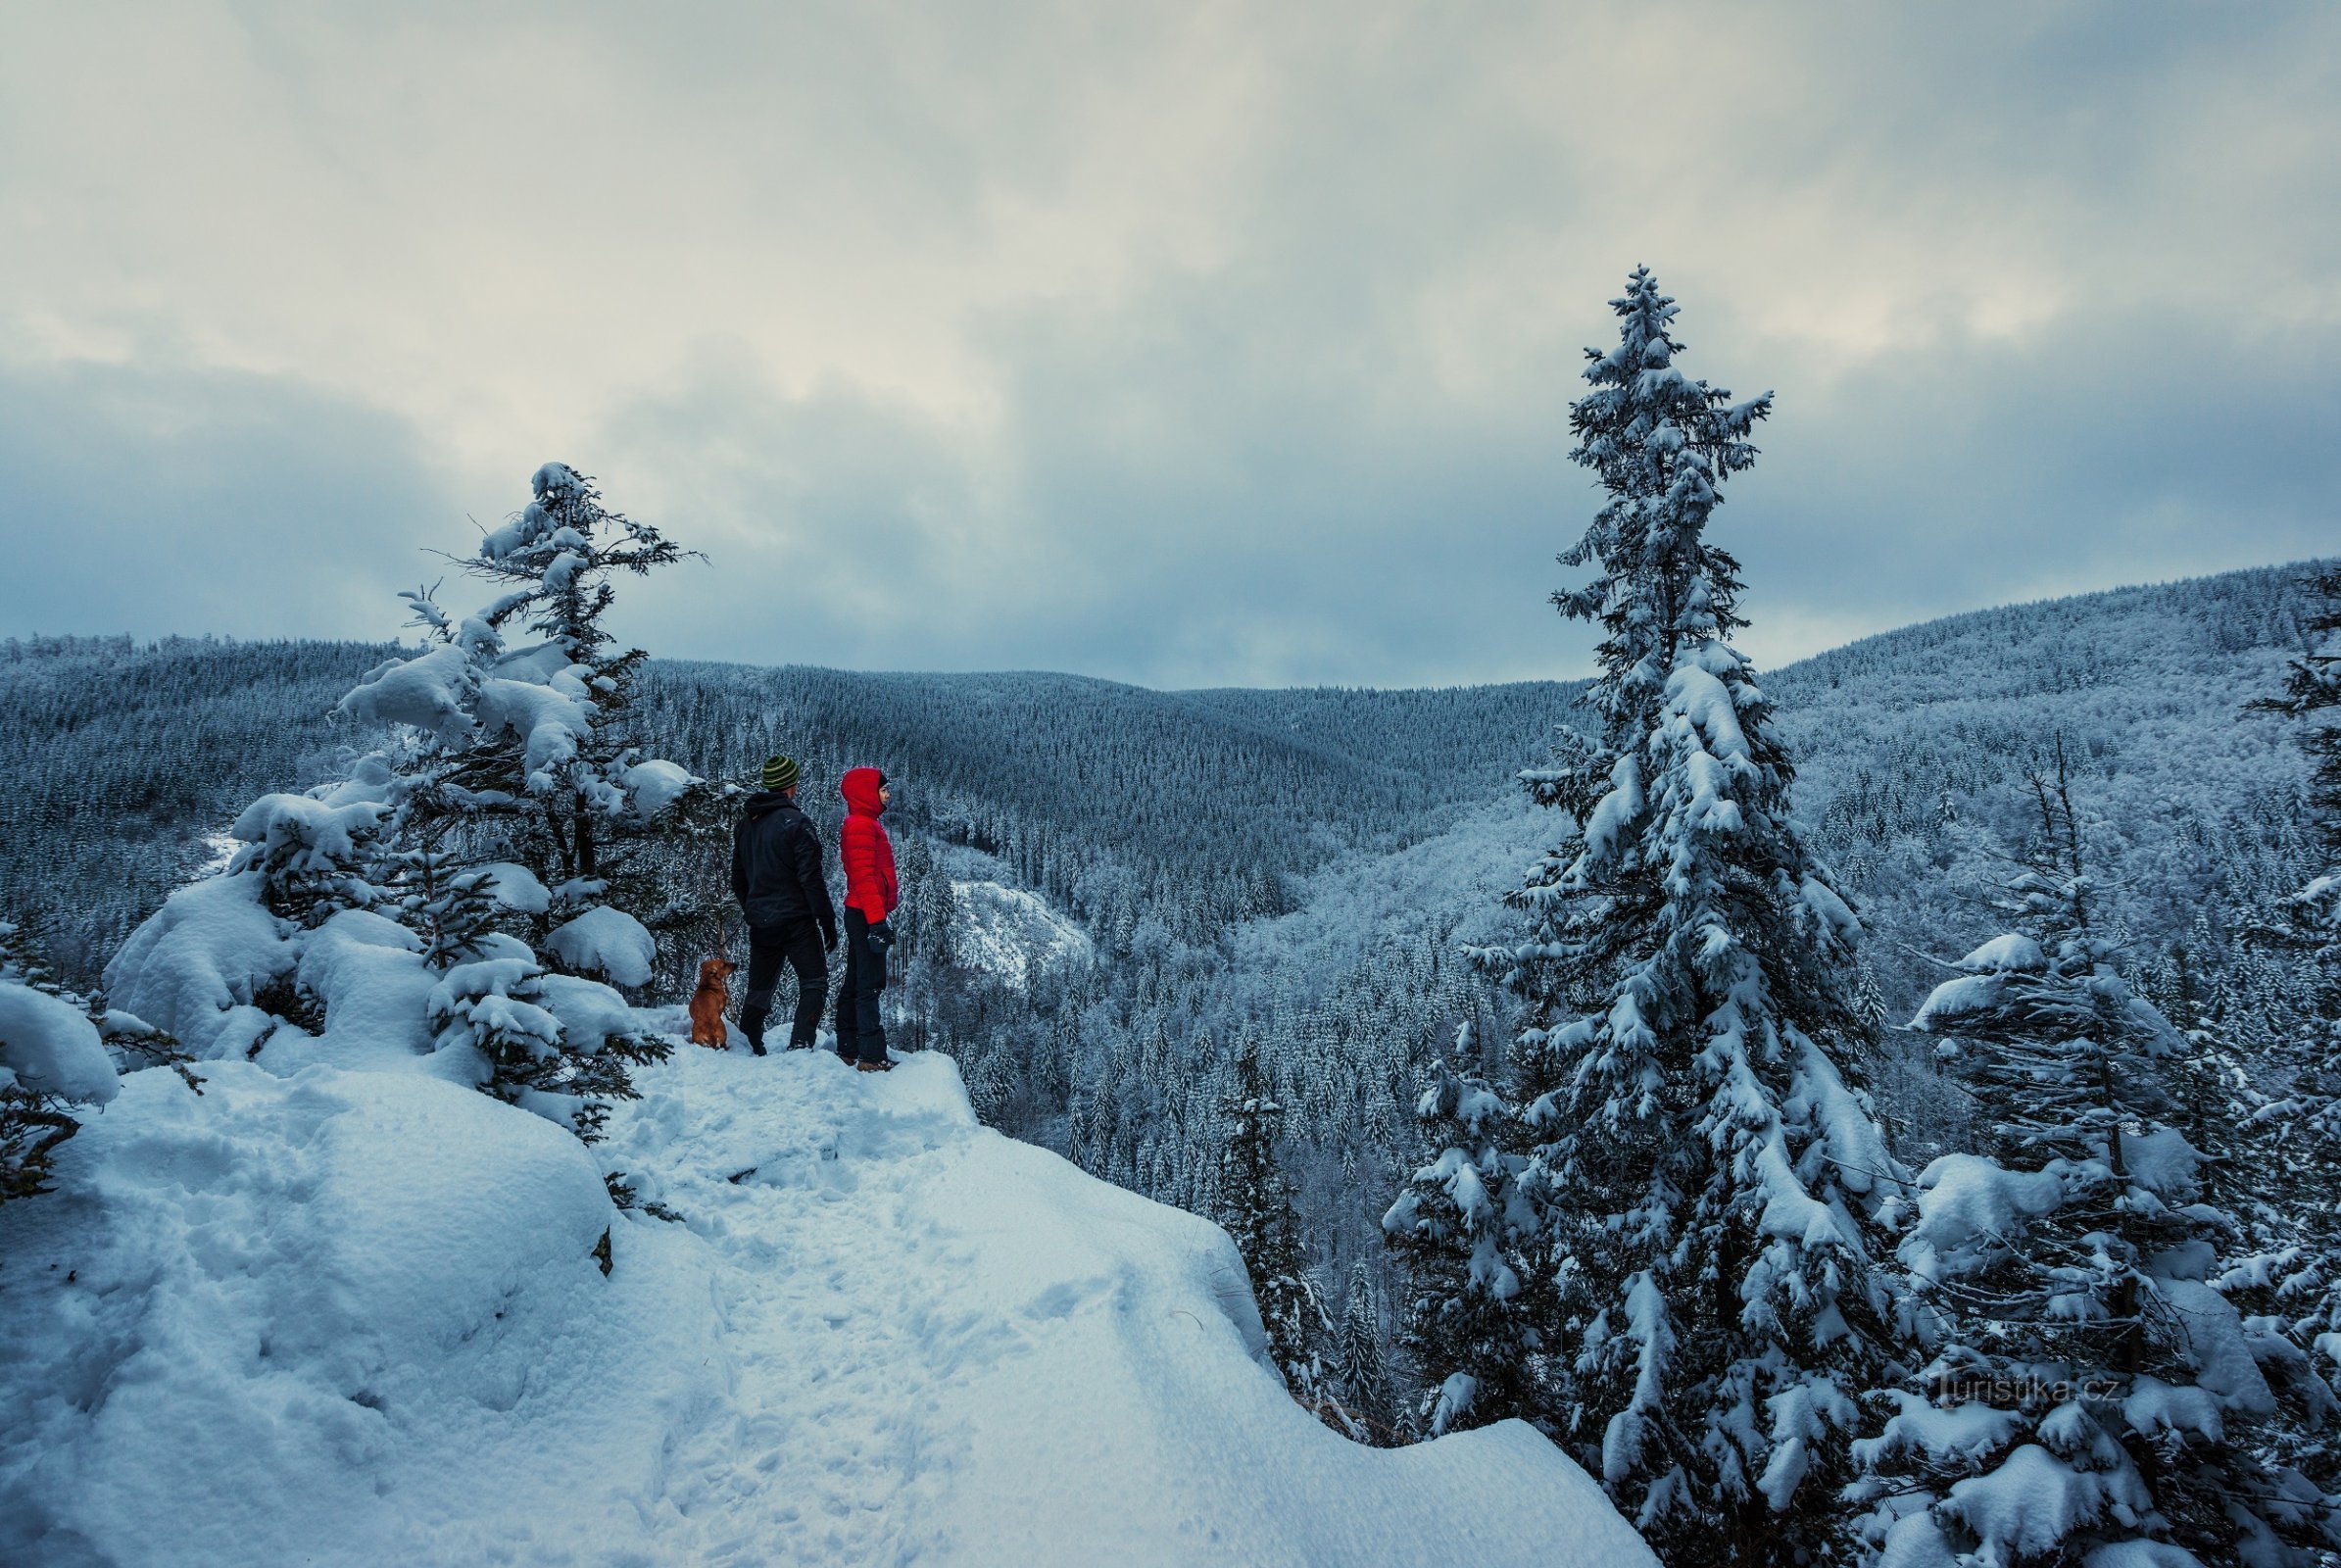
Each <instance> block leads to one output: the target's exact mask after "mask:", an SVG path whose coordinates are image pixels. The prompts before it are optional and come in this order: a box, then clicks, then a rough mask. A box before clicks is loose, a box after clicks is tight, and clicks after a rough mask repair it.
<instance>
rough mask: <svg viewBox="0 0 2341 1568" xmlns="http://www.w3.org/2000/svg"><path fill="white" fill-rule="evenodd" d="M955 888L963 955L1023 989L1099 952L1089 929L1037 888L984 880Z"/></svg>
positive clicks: (956, 941) (956, 938)
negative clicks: (1051, 904)
mask: <svg viewBox="0 0 2341 1568" xmlns="http://www.w3.org/2000/svg"><path fill="white" fill-rule="evenodd" d="M951 892H952V893H953V894H954V895H955V896H956V898H957V901H958V906H959V922H958V925H957V927H956V928H955V929H954V930H953V932H952V942H953V952H954V954H955V955H956V956H957V957H958V960H959V961H960V962H961V963H963V964H965V965H967V966H968V967H969V968H972V969H982V970H985V971H986V972H988V973H991V974H995V975H998V976H1000V978H1001V979H1002V980H1004V981H1006V982H1007V983H1008V984H1009V985H1010V986H1012V987H1014V988H1016V989H1018V990H1022V989H1023V988H1024V987H1025V986H1026V985H1027V984H1028V983H1029V982H1030V981H1031V979H1032V978H1033V977H1034V976H1036V975H1040V974H1045V973H1047V972H1048V971H1049V970H1050V969H1054V968H1058V967H1061V966H1062V965H1065V964H1068V963H1086V962H1088V961H1089V959H1090V958H1091V957H1092V956H1093V955H1094V953H1095V949H1094V947H1093V945H1092V944H1091V942H1090V938H1089V933H1087V932H1085V931H1083V930H1082V929H1081V927H1079V926H1077V925H1075V924H1074V923H1073V922H1072V921H1071V920H1069V919H1067V918H1066V917H1065V916H1063V915H1061V914H1059V913H1058V912H1057V911H1056V910H1055V909H1053V908H1051V907H1049V901H1048V900H1046V899H1044V898H1042V897H1041V896H1040V895H1039V894H1037V893H1033V892H1030V891H1028V890H1026V889H1024V888H1012V887H1007V886H1005V885H1003V884H1001V883H999V882H990V881H983V880H974V881H965V882H959V881H954V882H953V883H951Z"/></svg>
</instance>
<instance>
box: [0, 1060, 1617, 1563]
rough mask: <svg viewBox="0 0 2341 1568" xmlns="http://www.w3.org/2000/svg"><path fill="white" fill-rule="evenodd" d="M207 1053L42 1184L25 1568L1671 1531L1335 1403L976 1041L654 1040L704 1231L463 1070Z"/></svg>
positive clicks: (1165, 1225)
mask: <svg viewBox="0 0 2341 1568" xmlns="http://www.w3.org/2000/svg"><path fill="white" fill-rule="evenodd" d="M204 1070H205V1073H206V1075H207V1078H208V1080H209V1081H208V1083H207V1087H206V1093H205V1095H204V1096H203V1097H202V1098H201V1099H197V1098H196V1097H193V1096H191V1095H189V1094H187V1093H186V1092H185V1090H184V1089H183V1088H181V1087H180V1086H179V1085H178V1084H177V1083H176V1081H175V1080H174V1079H171V1077H170V1076H169V1075H168V1074H166V1073H163V1072H160V1071H149V1072H143V1073H138V1074H133V1075H131V1076H130V1077H129V1078H128V1079H126V1080H125V1081H124V1087H123V1095H122V1101H121V1102H120V1103H118V1104H117V1105H116V1106H115V1107H114V1108H113V1109H111V1110H110V1111H109V1112H108V1113H107V1114H105V1115H103V1116H100V1117H98V1118H96V1119H95V1120H94V1121H93V1122H92V1123H91V1125H90V1126H89V1128H88V1129H87V1131H85V1132H84V1133H83V1135H82V1136H81V1137H80V1138H78V1139H76V1140H75V1141H74V1142H73V1144H72V1145H70V1146H69V1147H68V1150H67V1152H66V1153H65V1156H64V1159H63V1162H62V1165H61V1172H60V1174H61V1181H60V1192H59V1193H58V1194H57V1196H56V1198H55V1199H54V1200H53V1201H46V1202H43V1203H39V1204H23V1205H12V1206H11V1207H10V1208H9V1209H7V1210H6V1211H4V1212H0V1255H5V1256H6V1257H7V1259H8V1266H7V1273H6V1275H5V1277H4V1278H0V1293H4V1294H5V1299H6V1309H7V1311H8V1313H9V1316H10V1321H11V1324H12V1332H11V1335H10V1336H9V1337H8V1338H7V1340H6V1341H5V1342H0V1411H5V1412H6V1414H7V1419H6V1421H5V1422H4V1423H0V1434H4V1436H0V1557H5V1558H6V1559H7V1560H9V1561H35V1562H43V1563H58V1564H77V1563H98V1562H107V1563H121V1564H147V1563H153V1564H162V1563H170V1564H173V1565H190V1568H205V1565H213V1564H217V1565H221V1568H225V1565H227V1564H244V1563H250V1562H256V1561H269V1562H280V1561H281V1562H292V1561H299V1562H307V1563H318V1564H353V1565H354V1564H360V1563H365V1564H373V1563H381V1562H400V1563H414V1564H426V1563H447V1564H459V1563H462V1564H469V1563H477V1562H489V1561H507V1562H523V1563H628V1564H652V1563H684V1562H689V1563H730V1564H741V1565H748V1564H770V1563H799V1562H802V1563H862V1562H868V1563H898V1562H912V1561H916V1562H922V1563H929V1562H941V1563H1000V1564H1009V1563H1017V1564H1022V1563H1052V1562H1064V1563H1094V1562H1099V1561H1109V1560H1120V1561H1127V1562H1146V1563H1188V1562H1193V1563H1228V1564H1238V1563H1242V1564H1270V1563H1311V1564H1334V1563H1359V1564H1368V1563H1371V1564H1393V1563H1437V1562H1451V1561H1458V1560H1469V1561H1473V1562H1477V1563H1485V1564H1503V1563H1522V1564H1527V1563H1539V1564H1573V1563H1584V1564H1595V1563H1598V1564H1600V1565H1602V1568H1611V1565H1619V1568H1623V1565H1628V1564H1633V1563H1637V1562H1649V1561H1651V1560H1652V1559H1651V1558H1650V1557H1649V1555H1648V1553H1647V1551H1646V1550H1645V1549H1644V1548H1643V1547H1642V1546H1641V1544H1639V1542H1638V1541H1637V1540H1636V1538H1635V1537H1634V1534H1633V1532H1632V1531H1631V1530H1629V1529H1628V1528H1627V1526H1626V1525H1625V1523H1624V1522H1623V1521H1622V1520H1620V1519H1619V1518H1618V1516H1617V1515H1616V1514H1615V1513H1614V1511H1612V1509H1611V1508H1610V1506H1609V1504H1608V1502H1607V1501H1606V1500H1605V1499H1604V1498H1603V1497H1602V1496H1601V1495H1600V1493H1599V1491H1598V1490H1597V1489H1596V1488H1595V1487H1594V1486H1593V1485H1592V1484H1591V1482H1589V1481H1588V1480H1587V1479H1586V1478H1585V1476H1584V1475H1583V1473H1582V1472H1580V1471H1579V1470H1577V1469H1576V1467H1575V1466H1573V1465H1571V1464H1570V1463H1569V1462H1568V1460H1566V1459H1565V1458H1564V1457H1562V1456H1561V1454H1560V1453H1559V1451H1558V1450H1556V1449H1555V1448H1553V1447H1552V1446H1550V1445H1549V1444H1547V1443H1546V1442H1545V1441H1544V1440H1543V1439H1542V1438H1541V1437H1539V1436H1537V1435H1536V1433H1534V1432H1533V1431H1531V1430H1530V1429H1528V1428H1527V1427H1525V1426H1521V1425H1518V1424H1517V1423H1507V1424H1505V1425H1503V1426H1498V1427H1493V1428H1488V1429H1486V1430H1483V1431H1478V1432H1473V1433H1469V1434H1465V1435H1463V1436H1460V1437H1455V1438H1447V1439H1442V1440H1440V1441H1439V1442H1437V1443H1432V1444H1427V1445H1423V1446H1417V1447H1412V1448H1406V1449H1397V1450H1386V1449H1371V1448H1364V1447H1359V1446H1353V1445H1351V1444H1348V1443H1346V1442H1344V1441H1343V1440H1341V1438H1339V1437H1336V1436H1335V1435H1334V1434H1332V1433H1331V1432H1329V1431H1327V1430H1326V1429H1325V1428H1324V1427H1322V1426H1320V1425H1319V1424H1318V1423H1317V1422H1315V1421H1314V1420H1312V1419H1311V1418H1310V1417H1309V1416H1308V1415H1307V1414H1306V1413H1305V1412H1303V1411H1302V1410H1300V1409H1299V1408H1298V1407H1297V1406H1295V1405H1294V1404H1292V1402H1291V1400H1290V1399H1288V1398H1287V1397H1286V1396H1285V1395H1284V1393H1283V1391H1282V1390H1281V1389H1280V1388H1279V1387H1278V1385H1277V1382H1276V1380H1275V1377H1274V1375H1273V1374H1272V1373H1271V1372H1269V1371H1267V1370H1266V1369H1264V1368H1263V1367H1262V1366H1261V1365H1260V1364H1259V1363H1258V1361H1257V1359H1256V1355H1257V1352H1258V1349H1259V1346H1260V1333H1259V1326H1258V1318H1257V1313H1256V1311H1255V1310H1254V1309H1253V1307H1252V1305H1251V1299H1250V1294H1249V1291H1248V1288H1247V1286H1246V1284H1245V1282H1244V1277H1243V1274H1242V1269H1241V1265H1240V1264H1239V1263H1238V1261H1237V1259H1236V1255H1235V1251H1234V1249H1233V1247H1232V1246H1231V1244H1230V1243H1229V1242H1228V1240H1227V1238H1226V1237H1225V1235H1224V1234H1223V1233H1221V1232H1220V1231H1219V1230H1218V1229H1217V1228H1216V1227H1213V1226H1211V1225H1209V1224H1207V1223H1205V1222H1203V1221H1201V1220H1199V1219H1196V1218H1195V1217H1193V1216H1191V1215H1188V1214H1185V1213H1182V1212H1179V1211H1177V1210H1174V1209H1170V1208H1165V1207H1162V1206H1160V1205H1158V1204H1155V1203H1152V1202H1149V1201H1146V1200H1144V1199H1141V1198H1138V1197H1135V1196H1133V1195H1131V1194H1129V1193H1125V1192H1123V1191H1121V1190H1119V1189H1116V1188H1113V1187H1109V1186H1106V1185H1105V1184H1103V1183H1100V1182H1097V1181H1095V1180H1093V1179H1091V1178H1089V1177H1087V1176H1084V1175H1082V1174H1081V1173H1080V1172H1078V1171H1077V1170H1075V1169H1074V1168H1073V1167H1072V1166H1071V1165H1069V1164H1067V1163H1066V1162H1065V1161H1063V1160H1061V1159H1059V1158H1057V1157H1056V1156H1055V1155H1053V1154H1050V1153H1048V1152H1045V1151H1042V1150H1039V1149H1035V1148H1033V1147H1031V1146H1028V1145H1023V1144H1018V1143H1015V1142H1012V1141H1010V1140H1008V1139H1005V1138H1002V1137H1000V1135H998V1134H996V1133H993V1132H990V1131H988V1130H986V1129H983V1128H981V1127H979V1126H977V1125H976V1123H975V1120H974V1117H973V1115H972V1114H971V1112H970V1111H969V1109H968V1106H967V1101H966V1097H965V1093H964V1091H963V1089H962V1088H961V1086H960V1083H959V1078H958V1073H957V1069H956V1067H955V1065H954V1064H953V1063H952V1062H951V1060H950V1059H949V1058H947V1057H944V1056H941V1055H937V1054H927V1055H922V1056H918V1057H914V1058H911V1059H910V1060H908V1061H905V1062H904V1063H903V1064H902V1067H901V1068H900V1069H899V1070H898V1071H896V1072H895V1073H893V1074H891V1075H889V1076H888V1077H885V1078H882V1079H881V1078H870V1077H866V1076H861V1075H856V1074H854V1073H852V1072H851V1071H849V1070H848V1069H846V1068H845V1067H844V1066H843V1065H842V1064H841V1063H839V1062H838V1061H837V1060H836V1059H835V1058H834V1057H831V1056H830V1055H828V1054H826V1053H800V1054H786V1055H776V1056H774V1057H770V1058H766V1059H763V1060H757V1059H755V1058H752V1057H748V1056H746V1055H740V1054H726V1053H716V1052H709V1051H706V1050H702V1049H698V1048H692V1047H683V1048H680V1049H679V1050H678V1051H677V1054H676V1055H675V1057H674V1059H673V1060H672V1061H671V1062H669V1063H667V1064H665V1065H661V1066H658V1067H655V1068H649V1069H645V1070H644V1071H643V1072H642V1073H641V1075H640V1083H641V1087H642V1089H643V1091H644V1098H643V1099H642V1100H641V1101H640V1102H639V1103H635V1104H633V1105H630V1106H627V1107H624V1108H622V1109H621V1110H620V1111H619V1113H618V1114H617V1115H616V1116H615V1117H613V1118H612V1120H611V1123H610V1142H609V1144H608V1145H607V1146H606V1147H605V1148H604V1149H603V1150H602V1151H600V1153H601V1154H602V1155H604V1156H607V1157H605V1158H603V1159H601V1160H600V1161H599V1163H604V1164H614V1165H618V1166H621V1167H623V1168H625V1170H626V1171H627V1175H628V1179H629V1180H630V1181H632V1182H633V1183H634V1184H635V1185H636V1186H637V1187H638V1189H639V1190H640V1191H641V1192H642V1194H643V1196H644V1197H645V1198H647V1199H655V1200H658V1201H662V1202H664V1203H667V1204H670V1205H672V1207H673V1208H675V1209H676V1210H679V1211H680V1212H681V1213H682V1214H683V1215H684V1216H685V1222H684V1223H682V1224H673V1225H670V1224H662V1223H660V1222H658V1221H657V1220H654V1219H650V1218H647V1217H644V1216H642V1215H640V1214H629V1215H620V1214H618V1213H616V1212H615V1211H614V1210H612V1209H611V1208H610V1205H609V1202H608V1200H607V1198H606V1197H605V1196H604V1195H603V1193H602V1191H601V1183H600V1181H599V1178H598V1176H597V1173H596V1172H597V1159H596V1157H595V1155H594V1154H590V1153H589V1152H587V1151H586V1150H584V1149H583V1148H582V1146H579V1145H578V1144H576V1143H575V1142H574V1141H573V1140H571V1139H569V1138H568V1137H567V1136H566V1134H565V1133H563V1132H562V1131H561V1129H559V1128H558V1127H556V1126H554V1125H553V1124H552V1123H550V1122H547V1121H545V1120H544V1119H542V1118H540V1117H537V1116H533V1115H530V1114H528V1113H526V1112H523V1111H519V1110H515V1109H512V1108H511V1107H508V1106H505V1105H501V1104H498V1103H496V1102H494V1101H492V1100H490V1099H489V1098H487V1097H485V1096H482V1095H480V1094H477V1093H476V1092H474V1091H472V1090H469V1089H467V1088H463V1087H461V1086H458V1085H454V1084H449V1083H446V1082H444V1081H441V1080H440V1079H438V1078H435V1077H432V1076H430V1075H428V1074H427V1073H425V1072H420V1071H404V1070H391V1071H375V1072H367V1071H350V1070H345V1069H342V1068H337V1067H332V1066H324V1065H317V1066H310V1067H306V1068H303V1069H301V1070H299V1071H296V1072H293V1073H292V1074H291V1075H290V1076H281V1077H280V1076H276V1075H274V1074H272V1073H270V1072H269V1071H268V1070H267V1069H266V1068H265V1067H264V1066H261V1065H256V1064H248V1063H244V1062H240V1061H226V1062H213V1063H208V1064H207V1065H206V1066H205V1069H204ZM605 1226H607V1227H609V1229H610V1240H611V1244H612V1252H613V1261H614V1265H615V1267H614V1270H613V1272H612V1273H611V1274H610V1277H609V1278H608V1279H604V1278H603V1277H602V1276H601V1274H600V1272H599V1270H598V1269H597V1267H596V1265H595V1263H594V1261H593V1258H592V1256H591V1250H592V1247H593V1244H594V1241H595V1240H596V1238H597V1237H598V1235H599V1234H600V1232H601V1230H602V1229H603V1228H604V1227H605ZM53 1264H54V1265H55V1266H54V1267H52V1266H51V1265H53ZM69 1273H70V1274H71V1276H72V1278H71V1280H70V1281H69V1279H68V1276H69Z"/></svg>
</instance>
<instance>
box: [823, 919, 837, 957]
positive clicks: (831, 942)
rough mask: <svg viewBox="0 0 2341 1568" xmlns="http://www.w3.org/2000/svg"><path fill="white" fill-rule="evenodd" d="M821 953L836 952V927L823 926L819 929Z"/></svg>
mask: <svg viewBox="0 0 2341 1568" xmlns="http://www.w3.org/2000/svg"><path fill="white" fill-rule="evenodd" d="M821 951H822V952H823V953H835V952H836V951H837V927H836V926H833V925H825V926H823V927H821Z"/></svg>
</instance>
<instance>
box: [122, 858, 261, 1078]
mask: <svg viewBox="0 0 2341 1568" xmlns="http://www.w3.org/2000/svg"><path fill="white" fill-rule="evenodd" d="M260 889H261V879H260V876H259V875H258V874H257V873H255V872H244V873H241V874H239V875H233V876H216V877H210V878H207V879H206V880H204V881H201V882H191V883H189V884H187V885H186V886H185V887H182V888H177V889H174V890H173V891H172V893H171V897H170V898H169V899H168V900H166V901H165V902H164V905H163V907H162V908H160V909H158V910H156V911H155V912H154V914H153V915H152V916H150V917H149V918H148V919H146V920H145V921H143V922H142V923H141V924H140V925H139V926H138V928H137V929H136V930H134V931H132V932H131V933H130V935H129V936H128V938H127V939H126V940H124V941H123V943H122V948H121V951H119V952H118V953H116V954H115V956H114V957H113V960H112V961H111V962H109V963H108V964H107V965H106V995H107V997H108V998H109V999H110V1000H111V1001H113V1002H114V1003H115V1004H116V1005H120V1006H121V1007H122V1008H123V1009H125V1010H126V1011H129V1012H134V1013H136V1014H137V1015H138V1016H139V1017H141V1018H144V1019H146V1020H148V1021H149V1022H151V1023H153V1024H154V1025H155V1026H156V1027H157V1028H160V1029H166V1030H169V1031H170V1032H171V1034H173V1035H175V1036H177V1037H178V1041H179V1043H180V1044H181V1045H183V1046H185V1047H186V1048H187V1049H188V1050H189V1051H191V1052H193V1053H194V1054H196V1055H197V1056H199V1057H206V1056H230V1055H237V1056H240V1055H242V1054H243V1053H244V1051H245V1049H246V1048H247V1047H249V1046H251V1045H252V1043H253V1042H254V1041H255V1040H256V1039H257V1038H259V1036H260V1035H262V1034H263V1033H265V1032H266V1031H267V1030H268V1014H267V1013H265V1012H263V1011H262V1010H261V1009H260V1008H258V1007H255V1006H253V1005H251V1004H252V999H253V996H254V994H255V993H256V992H257V991H259V990H260V989H261V988H262V987H264V986H266V985H267V984H268V981H270V980H271V979H273V978H275V976H276V975H278V974H280V973H281V972H283V971H284V970H285V969H286V968H288V967H290V966H291V965H292V963H293V962H294V961H295V954H296V950H295V949H293V948H292V947H290V946H289V945H287V944H286V943H285V941H284V940H283V938H282V936H281V934H280V929H279V928H280V922H279V921H278V920H277V919H276V917H275V916H274V915H272V914H270V913H268V910H267V909H265V908H263V907H261V904H260Z"/></svg>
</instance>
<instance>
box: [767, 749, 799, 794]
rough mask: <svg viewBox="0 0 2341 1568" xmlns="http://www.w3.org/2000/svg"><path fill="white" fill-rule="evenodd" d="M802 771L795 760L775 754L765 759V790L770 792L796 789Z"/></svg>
mask: <svg viewBox="0 0 2341 1568" xmlns="http://www.w3.org/2000/svg"><path fill="white" fill-rule="evenodd" d="M801 771H802V770H801V769H800V768H799V767H798V766H797V760H796V759H795V758H793V757H782V756H780V755H779V754H778V753H775V754H773V755H772V756H770V757H767V758H765V759H764V788H766V789H768V790H788V789H795V788H796V787H797V779H798V776H799V774H800V772H801Z"/></svg>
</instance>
